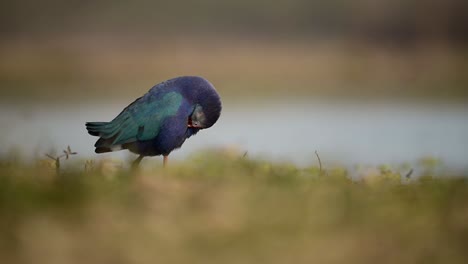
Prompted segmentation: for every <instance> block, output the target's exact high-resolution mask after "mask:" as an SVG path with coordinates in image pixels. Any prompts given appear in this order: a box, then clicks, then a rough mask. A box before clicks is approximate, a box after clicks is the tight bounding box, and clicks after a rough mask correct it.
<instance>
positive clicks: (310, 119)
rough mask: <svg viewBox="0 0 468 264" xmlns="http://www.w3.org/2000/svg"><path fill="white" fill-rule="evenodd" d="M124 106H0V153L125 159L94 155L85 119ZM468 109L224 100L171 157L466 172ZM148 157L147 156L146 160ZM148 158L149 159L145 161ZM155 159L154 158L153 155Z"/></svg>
mask: <svg viewBox="0 0 468 264" xmlns="http://www.w3.org/2000/svg"><path fill="white" fill-rule="evenodd" d="M126 105H127V104H126V103H125V102H118V103H117V102H115V103H111V104H104V105H103V104H99V105H98V104H93V103H83V104H81V105H70V106H64V105H62V106H55V107H54V106H51V105H48V106H47V107H40V106H28V107H24V106H19V105H16V106H15V105H2V106H1V107H0V112H1V113H2V114H1V115H0V122H1V124H2V127H1V136H0V142H1V143H2V145H3V148H2V150H1V151H2V152H3V154H6V153H7V152H9V151H11V150H12V149H15V150H17V151H20V153H22V154H24V155H25V156H26V157H34V156H38V155H39V156H40V155H42V154H43V153H45V152H47V151H51V150H52V149H56V150H61V149H62V148H64V147H66V146H67V145H71V146H72V148H73V149H74V150H75V151H78V152H79V155H80V156H81V157H83V158H97V157H99V158H102V157H107V158H109V157H115V158H123V157H126V155H128V154H127V151H121V152H116V153H112V154H105V155H96V154H94V152H93V150H94V148H93V144H94V142H95V140H96V138H95V137H92V136H89V135H88V134H87V133H86V129H85V126H84V123H85V122H86V121H109V120H111V119H112V118H114V117H115V116H116V115H117V114H118V113H119V112H120V111H121V109H123V108H124V107H125V106H126ZM467 135H468V107H467V106H466V105H464V104H438V105H433V104H414V103H412V104H410V103H382V102H378V103H372V102H366V103H362V102H349V101H345V102H344V101H338V100H335V101H330V100H327V101H320V100H316V101H310V100H309V101H301V100H296V101H294V102H292V101H284V102H280V101H274V102H273V101H270V102H265V103H260V104H258V103H253V102H252V103H245V104H238V103H229V102H227V103H225V104H224V108H223V112H222V116H221V118H220V120H219V121H218V123H217V124H216V125H215V126H213V127H212V128H210V129H207V130H204V131H201V132H199V134H198V135H197V136H195V137H193V138H190V139H188V140H187V141H186V142H185V144H184V145H183V147H182V149H180V150H176V151H175V152H173V153H172V154H171V157H172V158H175V159H179V160H181V159H185V158H187V157H188V156H189V155H190V154H193V153H196V152H197V151H199V150H201V149H206V148H235V149H237V150H238V151H239V155H242V154H243V153H245V152H248V155H250V156H253V157H262V158H268V159H273V160H283V161H290V162H294V163H296V164H298V165H301V166H306V165H310V164H313V163H316V158H315V154H314V152H315V151H316V150H317V151H318V152H319V153H320V156H321V157H322V160H323V162H324V163H325V164H336V163H340V164H343V165H354V164H365V165H378V164H392V163H394V164H397V163H404V162H415V161H416V160H418V159H420V158H422V157H427V156H430V157H435V158H440V159H441V160H443V161H444V164H446V165H447V166H450V167H453V168H456V169H461V170H466V169H468V162H467V161H468V160H467V159H468V158H467V157H468V140H467ZM147 162H148V161H147ZM149 162H151V161H149ZM153 162H159V161H158V160H157V159H154V160H153Z"/></svg>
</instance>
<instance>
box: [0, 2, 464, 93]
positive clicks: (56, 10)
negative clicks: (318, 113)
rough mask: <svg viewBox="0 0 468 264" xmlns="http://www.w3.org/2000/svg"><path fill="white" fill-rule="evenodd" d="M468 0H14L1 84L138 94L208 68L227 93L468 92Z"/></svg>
mask: <svg viewBox="0 0 468 264" xmlns="http://www.w3.org/2000/svg"><path fill="white" fill-rule="evenodd" d="M467 12H468V4H467V2H466V1H463V0H448V1H444V0H429V1H417V0H411V1H391V0H381V1H377V2H376V1H371V0H359V1H351V2H350V1H342V0H332V1H303V0H293V1H282V0H280V1H275V2H273V3H272V2H270V1H260V0H257V1H222V2H219V1H212V0H203V1H146V0H139V1H55V0H45V1H40V2H37V1H32V0H20V1H3V2H2V3H0V21H1V23H0V29H1V30H0V58H1V60H0V87H1V89H0V96H1V99H2V101H9V100H15V101H19V100H35V101H50V100H64V99H67V100H70V99H86V100H89V99H90V98H91V97H93V96H96V97H98V98H101V99H102V98H104V96H106V99H107V100H108V99H109V98H110V99H113V98H116V99H120V98H125V99H127V98H128V97H132V98H133V97H137V96H140V95H141V93H143V92H146V91H147V90H148V89H149V88H150V87H152V86H153V85H154V84H156V83H158V82H161V81H163V80H166V79H169V78H172V77H175V76H180V75H201V76H204V77H206V78H207V79H209V80H210V81H212V82H213V83H214V84H215V86H216V87H217V88H218V89H219V90H220V92H221V93H222V95H224V98H227V97H228V96H229V97H233V98H245V97H246V96H257V97H268V96H297V97H302V96H325V97H326V96H333V97H336V96H340V97H346V98H349V97H377V98H395V97H398V98H400V97H403V98H406V97H408V98H411V99H415V98H421V99H427V98H429V99H433V100H439V99H451V100H454V99H456V100H463V101H466V99H467V98H468V90H467V89H466V87H467V85H468V76H467V74H466V72H468V60H467V58H468V50H467V44H468V42H467V36H468V28H467V25H468V21H467V19H468V18H467V17H468V16H466V13H467Z"/></svg>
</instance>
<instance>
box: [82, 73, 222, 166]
mask: <svg viewBox="0 0 468 264" xmlns="http://www.w3.org/2000/svg"><path fill="white" fill-rule="evenodd" d="M220 114H221V99H220V97H219V95H218V93H217V92H216V90H215V88H214V86H213V85H212V84H211V83H210V82H208V81H207V80H205V79H204V78H202V77H196V76H184V77H178V78H174V79H171V80H168V81H165V82H162V83H160V84H157V85H155V86H154V87H153V88H151V89H150V90H149V92H148V93H146V94H145V95H143V96H142V97H140V98H138V99H136V100H135V101H134V102H133V103H131V104H130V105H129V106H127V107H126V108H125V109H124V110H123V111H122V112H121V113H120V114H119V115H118V116H117V117H116V118H114V120H112V121H111V122H88V123H86V129H87V130H88V133H89V134H90V135H93V136H97V137H99V140H98V141H97V142H96V144H95V145H94V146H95V147H96V150H95V151H96V153H105V152H112V151H117V150H123V149H128V150H129V151H131V152H133V153H136V154H139V155H140V156H139V157H138V158H137V159H136V160H135V161H134V162H133V167H136V166H138V165H139V164H140V162H141V160H142V159H143V158H144V157H145V156H158V155H163V156H164V162H163V164H164V166H166V163H167V160H168V156H169V154H170V153H171V152H172V151H173V150H174V149H177V148H180V147H181V146H182V144H183V143H184V141H185V140H186V139H187V138H189V137H191V136H193V135H195V134H196V133H197V132H198V131H199V130H201V129H205V128H209V127H211V126H213V125H214V123H216V121H217V120H218V118H219V116H220Z"/></svg>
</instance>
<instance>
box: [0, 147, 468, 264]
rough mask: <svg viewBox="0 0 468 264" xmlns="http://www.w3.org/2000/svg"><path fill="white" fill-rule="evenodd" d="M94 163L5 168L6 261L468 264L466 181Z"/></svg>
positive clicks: (218, 161) (207, 163)
mask: <svg viewBox="0 0 468 264" xmlns="http://www.w3.org/2000/svg"><path fill="white" fill-rule="evenodd" d="M77 163H78V164H79V162H77ZM87 164H88V165H87V169H86V170H85V169H83V168H84V166H85V165H84V164H79V165H76V167H74V166H69V167H68V168H62V169H61V171H60V173H59V174H58V175H57V173H56V171H55V169H54V168H53V167H52V166H50V165H51V164H50V162H49V163H47V162H45V161H38V162H37V163H36V164H32V165H31V164H29V165H28V164H23V163H21V162H15V161H14V160H9V159H3V160H1V161H0V259H1V260H2V263H48V264H50V263H52V264H53V263H375V262H377V261H378V262H380V263H466V261H467V259H468V253H467V251H466V248H467V246H468V180H467V178H466V177H448V176H444V175H438V176H437V175H436V176H422V177H420V178H418V179H411V180H406V178H405V177H404V175H403V176H401V175H400V174H399V173H397V172H392V171H391V170H389V169H386V170H380V173H379V174H378V175H373V176H371V175H367V176H366V177H364V178H363V179H362V180H351V179H350V178H349V177H348V175H347V171H346V170H345V169H343V168H328V169H327V168H323V169H322V170H320V169H319V168H318V166H317V167H316V166H312V167H309V168H303V169H302V168H301V169H300V168H297V167H295V166H293V165H289V164H274V163H270V162H266V161H257V160H250V159H248V158H236V157H228V156H226V155H220V154H219V153H205V154H203V155H201V156H198V157H194V158H193V159H192V160H189V161H186V162H183V163H179V164H171V166H170V167H169V168H168V169H166V170H163V169H162V168H159V167H157V168H146V169H144V170H141V171H139V172H136V173H131V172H129V171H128V170H126V169H125V168H117V169H114V170H109V169H106V166H104V165H102V164H101V165H99V164H98V163H96V164H94V163H93V165H92V166H89V164H90V163H89V162H88V163H87ZM107 167H108V166H107ZM376 171H377V172H378V170H376Z"/></svg>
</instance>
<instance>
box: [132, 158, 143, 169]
mask: <svg viewBox="0 0 468 264" xmlns="http://www.w3.org/2000/svg"><path fill="white" fill-rule="evenodd" d="M143 158H144V156H143V155H140V156H139V157H138V158H137V159H136V160H135V161H134V162H133V163H132V169H133V170H135V169H137V168H138V166H140V162H141V160H142V159H143Z"/></svg>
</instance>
